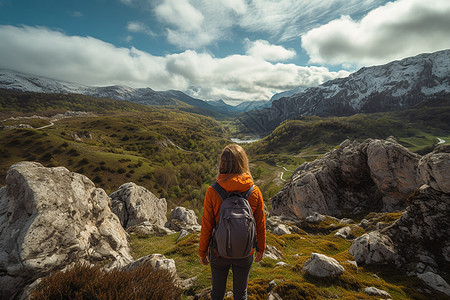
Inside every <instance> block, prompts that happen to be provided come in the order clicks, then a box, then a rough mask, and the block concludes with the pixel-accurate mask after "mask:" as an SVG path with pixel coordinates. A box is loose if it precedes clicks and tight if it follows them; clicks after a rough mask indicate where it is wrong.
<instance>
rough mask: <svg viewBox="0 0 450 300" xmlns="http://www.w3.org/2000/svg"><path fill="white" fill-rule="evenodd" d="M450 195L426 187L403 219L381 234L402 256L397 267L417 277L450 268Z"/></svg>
mask: <svg viewBox="0 0 450 300" xmlns="http://www.w3.org/2000/svg"><path fill="white" fill-rule="evenodd" d="M449 228H450V194H446V193H442V192H439V191H436V190H434V189H433V188H431V187H430V186H427V185H424V186H423V187H422V188H420V190H419V191H418V192H417V193H416V194H415V195H414V196H413V197H411V199H410V205H409V207H408V209H407V211H406V212H405V213H403V215H402V217H401V218H400V219H398V220H397V221H396V222H395V223H394V224H392V225H391V226H389V227H387V228H385V229H384V230H382V231H381V233H382V234H384V235H386V236H388V237H390V239H391V240H392V242H393V243H394V245H395V249H396V252H397V253H398V260H397V261H396V262H397V265H399V266H402V267H406V268H407V269H408V271H411V272H413V273H423V272H428V271H431V272H434V273H436V272H439V270H445V269H447V270H449V268H450V232H449V230H448V229H449Z"/></svg>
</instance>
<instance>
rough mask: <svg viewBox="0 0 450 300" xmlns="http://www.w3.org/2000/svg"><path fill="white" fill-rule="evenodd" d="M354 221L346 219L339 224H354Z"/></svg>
mask: <svg viewBox="0 0 450 300" xmlns="http://www.w3.org/2000/svg"><path fill="white" fill-rule="evenodd" d="M354 223H355V221H353V220H352V219H348V218H343V219H341V220H339V224H354Z"/></svg>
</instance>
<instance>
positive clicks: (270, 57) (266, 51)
mask: <svg viewBox="0 0 450 300" xmlns="http://www.w3.org/2000/svg"><path fill="white" fill-rule="evenodd" d="M245 46H246V48H247V51H246V53H247V54H248V55H250V56H253V57H256V58H260V59H263V60H267V61H283V60H288V59H291V58H293V57H295V55H296V53H295V50H294V49H286V48H284V47H283V46H278V45H271V44H269V42H268V41H265V40H257V41H250V40H249V39H246V40H245Z"/></svg>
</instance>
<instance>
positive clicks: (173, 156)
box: [0, 93, 229, 214]
mask: <svg viewBox="0 0 450 300" xmlns="http://www.w3.org/2000/svg"><path fill="white" fill-rule="evenodd" d="M49 98H51V99H52V100H51V101H49ZM11 99H13V100H12V101H11ZM0 101H2V102H0V103H2V112H3V113H4V115H6V114H7V115H16V116H17V115H26V113H27V112H30V114H31V111H33V110H34V111H33V113H32V114H36V113H37V114H39V115H44V116H45V115H47V116H48V115H52V114H54V113H55V112H64V111H66V110H84V111H89V112H93V113H95V115H93V116H90V117H72V118H65V119H61V120H58V121H55V122H54V125H53V126H51V127H47V128H43V129H36V128H38V127H41V126H44V125H48V124H49V122H50V121H49V120H46V119H20V120H11V119H8V120H5V119H4V118H2V119H3V121H2V122H1V123H0V124H1V126H3V127H5V126H14V125H19V124H28V125H31V126H32V127H34V128H33V129H30V128H15V129H5V130H0V141H1V144H0V186H3V185H5V176H6V172H7V170H8V168H9V166H11V165H12V164H14V163H16V162H19V161H23V160H28V161H39V162H40V163H42V164H43V165H45V166H65V167H66V168H68V169H69V170H71V171H74V172H78V173H81V174H84V175H86V176H88V177H89V178H90V179H91V180H93V181H94V183H95V184H96V185H97V186H99V187H101V188H103V189H105V190H106V192H107V193H111V192H113V191H115V190H116V189H117V188H118V187H119V186H120V185H122V184H123V183H126V182H135V183H136V184H139V185H142V186H144V187H146V188H148V189H149V190H150V191H152V192H153V193H155V194H156V195H157V196H159V197H165V198H166V199H167V200H168V201H169V206H171V207H173V206H175V205H183V206H186V207H189V208H194V209H196V212H197V214H200V211H201V207H202V205H203V196H204V192H205V190H206V188H207V186H208V185H209V184H210V183H211V182H212V181H213V178H215V176H216V173H215V172H216V171H217V170H216V165H217V158H218V155H219V153H220V151H221V149H222V148H223V147H224V146H225V145H226V144H227V143H229V140H228V139H226V138H225V137H226V136H227V134H226V133H225V132H224V131H223V129H222V126H221V125H220V124H219V123H217V122H216V121H215V120H214V119H212V118H210V117H205V116H202V115H198V114H193V113H187V112H185V111H182V110H180V109H178V108H161V107H149V106H142V105H137V104H133V103H128V102H124V101H115V100H110V99H96V98H91V97H85V96H80V95H56V96H55V95H45V94H36V93H31V94H29V93H24V94H20V93H17V94H16V95H11V94H8V95H7V96H5V95H4V94H3V96H2V97H0ZM5 103H7V104H5ZM30 103H31V105H32V108H30V107H27V105H28V104H30Z"/></svg>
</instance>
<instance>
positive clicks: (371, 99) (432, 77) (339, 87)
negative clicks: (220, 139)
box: [242, 50, 450, 132]
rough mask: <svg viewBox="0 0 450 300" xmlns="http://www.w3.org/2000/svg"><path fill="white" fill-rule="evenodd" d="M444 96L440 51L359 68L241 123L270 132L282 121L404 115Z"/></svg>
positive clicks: (447, 89)
mask: <svg viewBox="0 0 450 300" xmlns="http://www.w3.org/2000/svg"><path fill="white" fill-rule="evenodd" d="M449 96H450V50H443V51H438V52H434V53H428V54H420V55H417V56H414V57H409V58H405V59H402V60H399V61H393V62H390V63H388V64H385V65H381V66H374V67H365V68H362V69H360V70H359V71H357V72H355V73H353V74H351V75H349V76H348V77H346V78H339V79H334V80H330V81H327V82H325V83H323V84H321V85H319V86H317V87H311V88H307V89H305V90H304V91H303V92H300V93H298V94H294V95H293V96H291V97H285V98H281V99H279V100H275V101H273V103H272V107H271V108H267V109H262V110H259V111H257V112H255V113H253V112H252V115H251V117H248V118H243V119H242V121H243V122H244V123H245V124H246V125H247V127H255V128H261V130H263V131H264V132H269V131H270V130H272V129H274V128H275V127H276V126H278V125H279V124H280V123H281V122H282V121H284V120H286V119H293V118H297V117H300V116H307V115H318V116H344V115H352V114H356V113H370V112H382V111H394V110H403V109H409V108H414V107H421V106H423V105H425V104H426V103H427V101H429V100H430V99H436V98H439V97H449ZM249 115H250V114H249Z"/></svg>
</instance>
